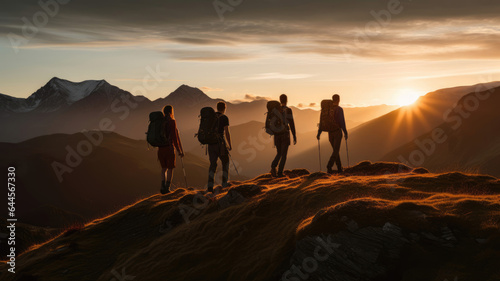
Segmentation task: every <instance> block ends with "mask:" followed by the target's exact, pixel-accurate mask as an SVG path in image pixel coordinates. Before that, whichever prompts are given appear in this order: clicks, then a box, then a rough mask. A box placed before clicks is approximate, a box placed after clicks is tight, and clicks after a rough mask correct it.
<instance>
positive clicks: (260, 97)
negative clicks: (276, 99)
mask: <svg viewBox="0 0 500 281" xmlns="http://www.w3.org/2000/svg"><path fill="white" fill-rule="evenodd" d="M271 99H272V98H270V97H263V96H255V95H252V94H246V95H245V100H246V101H257V100H271Z"/></svg>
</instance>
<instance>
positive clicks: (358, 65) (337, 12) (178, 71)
mask: <svg viewBox="0 0 500 281" xmlns="http://www.w3.org/2000/svg"><path fill="white" fill-rule="evenodd" d="M21 2H23V3H21ZM40 2H41V3H48V4H47V6H46V7H42V6H40V5H39V4H38V1H4V3H2V9H1V10H0V62H1V63H0V93H3V94H7V95H11V96H16V97H27V96H29V95H30V94H32V93H33V92H34V91H36V90H37V89H38V88H40V87H41V86H43V85H44V84H45V83H47V82H48V80H49V79H50V78H52V77H54V76H57V77H59V78H64V79H68V80H71V81H75V82H76V81H82V80H90V79H105V80H107V81H108V82H109V83H111V84H114V85H116V86H119V87H120V88H122V89H124V90H128V91H132V89H134V88H135V87H136V86H138V85H142V83H143V81H142V80H143V78H144V77H145V76H146V75H147V74H148V70H147V68H151V69H156V68H157V67H158V68H159V69H160V70H161V71H162V72H164V73H168V76H167V75H163V78H162V79H161V81H160V83H159V84H158V85H157V86H156V87H152V88H151V89H150V90H148V92H147V93H146V94H145V95H146V96H147V97H149V98H150V99H156V98H160V97H164V96H166V95H167V94H168V93H170V92H172V91H173V90H175V89H176V88H177V87H178V86H180V85H181V84H187V85H190V86H193V87H198V88H201V89H203V90H204V91H205V92H206V93H207V94H209V95H210V96H212V97H220V98H223V99H226V100H242V99H244V97H245V95H249V97H248V98H251V97H252V96H264V97H273V98H277V97H278V96H279V94H281V93H287V94H288V95H289V100H290V103H291V104H292V105H298V104H299V103H301V104H304V105H309V104H310V103H318V102H319V101H320V100H321V99H323V98H328V97H330V96H331V95H332V94H333V93H338V94H340V95H341V96H342V104H343V105H345V106H349V105H353V106H366V105H375V104H384V103H385V104H404V103H407V102H409V101H411V100H413V99H414V98H416V97H417V96H418V95H421V94H425V93H426V92H429V91H432V90H436V89H439V88H444V87H453V86H459V85H470V84H477V83H481V82H489V81H496V80H500V49H499V48H498V46H500V17H499V16H498V15H500V4H498V1H493V0H475V1H464V0H446V1H429V0H405V1H401V2H399V1H396V0H390V1H386V0H383V1H368V0H362V1H361V0H358V1H347V0H333V1H326V0H307V1H306V0H300V1H299V0H287V1H282V0H267V1H263V0H246V1H245V0H220V1H218V0H217V1H213V0H189V1H188V0H182V1H181V0H177V1H173V0H167V1H165V0H146V1H132V0H111V1H102V0H101V1H96V0H90V1H76V0H73V1H68V0H64V1H63V0H59V1H58V2H56V0H42V1H40ZM28 3H31V4H28ZM54 3H56V5H54ZM27 22H29V23H27ZM31 24H34V25H38V27H37V28H33V27H29V25H31ZM23 26H24V28H23ZM23 30H24V33H25V35H23ZM132 93H134V92H133V91H132ZM134 94H143V93H134Z"/></svg>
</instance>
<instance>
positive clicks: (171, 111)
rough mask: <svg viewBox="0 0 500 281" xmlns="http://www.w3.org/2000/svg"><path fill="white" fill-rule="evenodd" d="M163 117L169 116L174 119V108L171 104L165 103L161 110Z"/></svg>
mask: <svg viewBox="0 0 500 281" xmlns="http://www.w3.org/2000/svg"><path fill="white" fill-rule="evenodd" d="M161 111H162V112H163V115H164V116H165V117H170V119H174V108H173V107H172V106H171V105H165V106H164V107H163V109H162V110H161Z"/></svg>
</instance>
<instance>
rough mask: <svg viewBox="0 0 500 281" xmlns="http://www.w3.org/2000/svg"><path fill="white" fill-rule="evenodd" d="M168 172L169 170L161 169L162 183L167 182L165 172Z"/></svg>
mask: <svg viewBox="0 0 500 281" xmlns="http://www.w3.org/2000/svg"><path fill="white" fill-rule="evenodd" d="M166 171H167V168H161V181H165V172H166Z"/></svg>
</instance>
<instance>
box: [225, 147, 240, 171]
mask: <svg viewBox="0 0 500 281" xmlns="http://www.w3.org/2000/svg"><path fill="white" fill-rule="evenodd" d="M223 141H224V146H225V147H226V150H227V155H229V159H231V162H232V163H233V166H234V170H235V171H236V174H237V175H238V176H239V175H240V173H239V172H238V168H236V165H235V164H234V160H233V157H232V156H231V153H229V147H228V146H227V143H226V140H223Z"/></svg>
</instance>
